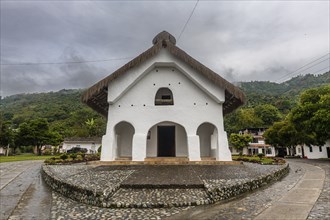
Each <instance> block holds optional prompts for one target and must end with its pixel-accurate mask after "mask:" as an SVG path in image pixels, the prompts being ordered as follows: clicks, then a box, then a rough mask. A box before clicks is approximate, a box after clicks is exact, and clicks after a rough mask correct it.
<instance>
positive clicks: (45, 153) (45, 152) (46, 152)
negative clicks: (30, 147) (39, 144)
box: [43, 149, 52, 155]
mask: <svg viewBox="0 0 330 220" xmlns="http://www.w3.org/2000/svg"><path fill="white" fill-rule="evenodd" d="M51 154H52V151H51V150H50V149H46V150H44V152H43V155H51Z"/></svg>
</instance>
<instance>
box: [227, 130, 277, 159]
mask: <svg viewBox="0 0 330 220" xmlns="http://www.w3.org/2000/svg"><path fill="white" fill-rule="evenodd" d="M265 131H266V128H247V129H244V130H241V131H239V134H250V135H251V136H252V141H251V142H250V143H249V146H248V147H244V148H243V151H242V153H243V155H257V154H261V153H262V154H264V155H265V156H266V157H275V156H276V153H277V152H276V149H275V147H273V146H271V145H269V144H266V143H265V138H264V137H263V134H264V133H265ZM232 154H233V155H236V154H239V151H238V150H237V149H235V148H232Z"/></svg>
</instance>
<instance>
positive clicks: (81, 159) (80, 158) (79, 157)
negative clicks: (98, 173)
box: [76, 155, 84, 161]
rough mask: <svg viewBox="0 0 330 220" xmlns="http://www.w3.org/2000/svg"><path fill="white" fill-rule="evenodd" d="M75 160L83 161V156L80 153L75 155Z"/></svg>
mask: <svg viewBox="0 0 330 220" xmlns="http://www.w3.org/2000/svg"><path fill="white" fill-rule="evenodd" d="M76 160H77V161H83V160H84V158H83V157H82V156H81V155H77V157H76Z"/></svg>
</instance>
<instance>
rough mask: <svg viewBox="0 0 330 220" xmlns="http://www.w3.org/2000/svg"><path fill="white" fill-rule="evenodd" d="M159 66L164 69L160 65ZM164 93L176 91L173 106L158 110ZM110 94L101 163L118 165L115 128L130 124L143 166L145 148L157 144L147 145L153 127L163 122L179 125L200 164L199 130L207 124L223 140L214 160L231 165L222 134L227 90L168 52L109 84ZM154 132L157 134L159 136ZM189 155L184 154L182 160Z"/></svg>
mask: <svg viewBox="0 0 330 220" xmlns="http://www.w3.org/2000/svg"><path fill="white" fill-rule="evenodd" d="M160 61H162V63H157V62H160ZM165 61H166V63H165ZM174 61H175V63H174ZM154 62H156V63H154ZM184 71H187V72H184ZM162 87H167V88H169V89H170V90H171V91H172V93H173V98H174V105H173V106H155V105H154V98H155V95H156V92H157V90H158V89H159V88H162ZM108 94H109V97H108V101H109V102H110V103H111V104H110V106H109V115H108V124H107V133H106V135H105V136H104V137H103V142H102V143H103V146H105V148H107V149H105V150H104V151H103V152H102V157H101V160H113V159H114V157H115V152H114V151H113V148H112V147H113V145H114V143H115V141H114V139H115V138H114V134H113V133H114V132H113V131H114V130H113V128H114V126H115V125H116V124H117V123H119V122H121V121H127V122H129V123H130V124H132V125H133V127H134V129H135V134H134V137H133V160H144V157H145V156H146V155H147V145H148V144H149V146H150V144H153V143H154V142H155V143H156V142H157V139H152V140H150V141H149V142H150V143H148V144H146V142H147V141H146V137H147V132H148V130H149V129H150V128H151V127H152V126H153V125H156V124H157V123H159V122H163V121H169V122H175V123H178V124H180V125H182V126H183V127H184V128H185V130H186V133H187V137H188V145H189V151H188V156H189V158H190V160H200V149H199V139H198V136H197V135H196V132H197V128H198V126H199V125H201V124H202V123H204V122H210V123H212V124H214V125H215V126H216V128H217V130H218V134H219V135H218V146H219V149H218V151H217V152H216V157H217V159H218V160H231V154H230V151H229V148H228V141H227V135H226V133H225V132H224V130H223V116H222V102H223V101H224V89H221V88H219V87H217V86H215V85H214V84H213V83H212V82H210V81H209V80H206V79H205V78H203V77H200V76H199V74H198V73H196V72H195V71H194V70H192V69H191V68H189V67H187V65H185V64H184V63H182V62H181V61H178V60H176V59H175V58H173V57H172V56H170V55H169V54H168V53H167V52H165V51H163V52H161V53H160V54H159V55H157V56H156V57H154V58H152V59H151V60H150V61H149V62H146V63H145V64H143V65H140V66H139V67H138V68H135V69H133V70H131V71H130V72H129V73H127V74H125V75H124V76H121V77H119V78H118V79H116V80H115V81H114V82H112V83H110V84H109V89H108ZM151 132H152V133H157V131H156V132H153V131H151ZM182 149H183V148H182ZM135 152H136V154H137V155H138V156H137V155H135ZM177 152H180V151H177ZM186 153H187V152H182V154H186ZM148 155H155V151H154V150H153V148H150V149H149V148H148Z"/></svg>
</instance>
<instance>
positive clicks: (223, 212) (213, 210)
mask: <svg viewBox="0 0 330 220" xmlns="http://www.w3.org/2000/svg"><path fill="white" fill-rule="evenodd" d="M290 168H291V169H290V173H289V175H288V176H286V177H285V178H283V179H282V180H281V181H278V182H275V183H274V184H272V185H270V186H269V187H268V186H267V187H264V188H261V189H259V190H257V191H255V192H252V193H248V194H244V195H242V196H239V197H237V198H236V199H233V200H231V201H229V202H226V203H224V202H219V203H217V204H212V205H208V206H203V207H195V208H191V209H190V210H188V211H186V212H182V213H180V214H178V215H176V216H172V217H171V218H170V219H177V220H181V219H205V220H206V219H207V220H211V219H212V220H213V219H218V220H236V219H238V217H239V219H253V218H255V217H256V216H257V215H258V214H259V213H261V212H262V211H263V210H264V209H266V208H267V207H269V206H270V205H271V204H272V202H273V201H277V200H278V199H280V198H281V197H282V195H283V194H285V193H286V192H288V191H289V190H290V189H291V188H293V187H294V186H295V185H296V183H297V182H298V181H299V180H300V178H301V177H302V176H303V175H304V173H305V169H304V168H303V167H301V166H299V165H297V164H295V163H292V164H291V163H290Z"/></svg>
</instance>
